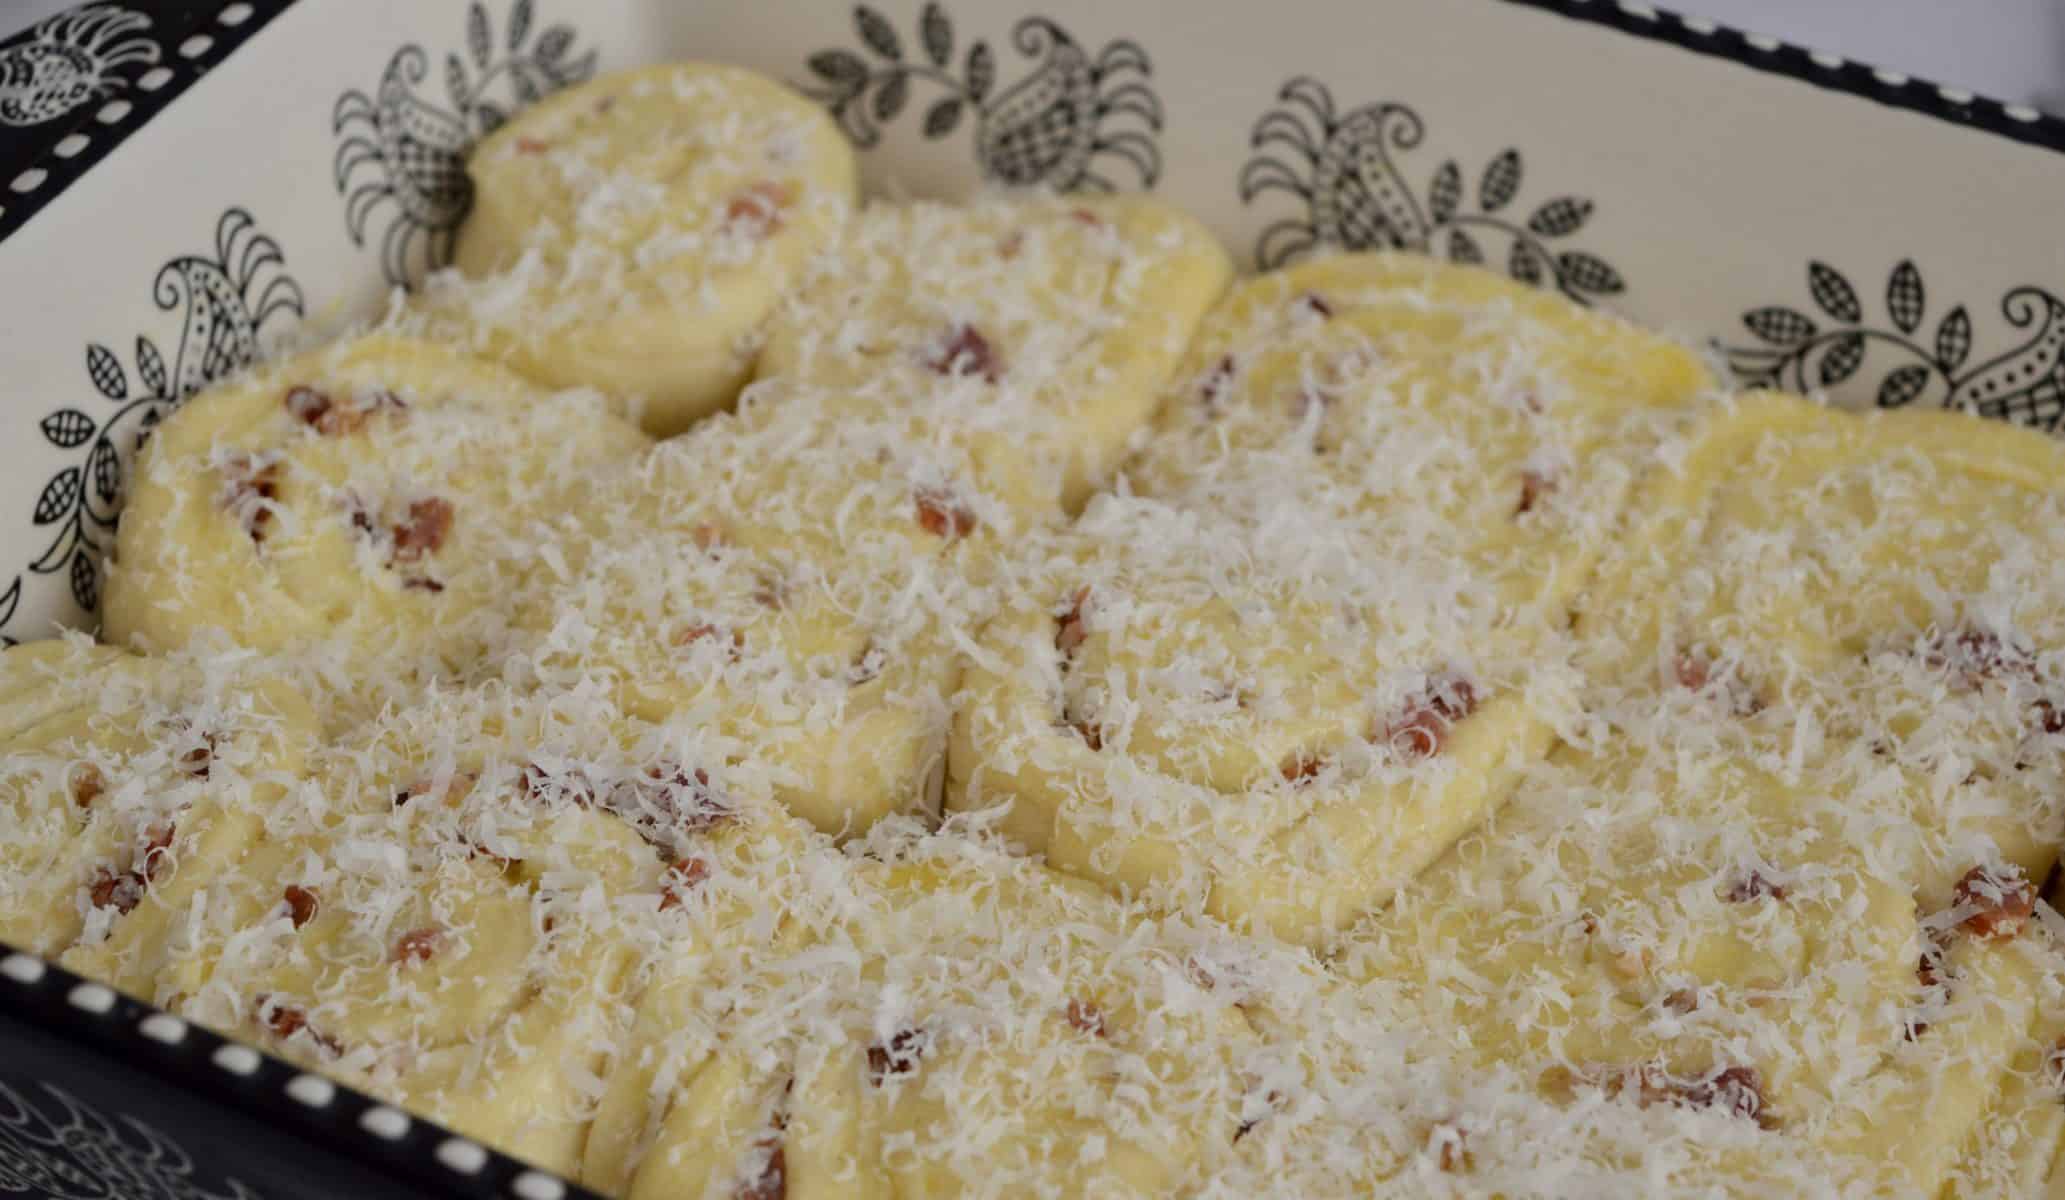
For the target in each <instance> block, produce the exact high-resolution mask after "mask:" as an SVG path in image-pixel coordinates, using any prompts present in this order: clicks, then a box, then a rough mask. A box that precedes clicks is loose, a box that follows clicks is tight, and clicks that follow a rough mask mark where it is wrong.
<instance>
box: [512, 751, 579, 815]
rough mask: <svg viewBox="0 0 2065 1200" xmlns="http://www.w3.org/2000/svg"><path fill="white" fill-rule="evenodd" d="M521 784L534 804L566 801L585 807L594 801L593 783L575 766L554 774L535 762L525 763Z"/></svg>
mask: <svg viewBox="0 0 2065 1200" xmlns="http://www.w3.org/2000/svg"><path fill="white" fill-rule="evenodd" d="M522 784H523V790H524V794H525V796H527V797H528V798H529V799H530V800H531V802H532V803H534V804H549V803H553V802H556V801H566V802H570V803H572V804H573V805H575V806H576V807H578V808H586V807H588V806H589V805H591V804H593V803H595V784H594V783H592V782H590V780H589V779H588V777H587V776H586V775H584V774H582V773H581V771H580V770H579V769H577V768H569V769H567V770H566V771H564V772H562V773H561V774H558V775H554V774H552V773H551V772H550V771H547V770H546V769H545V768H543V767H541V766H539V765H538V764H537V763H534V762H532V763H525V764H524V765H523V772H522Z"/></svg>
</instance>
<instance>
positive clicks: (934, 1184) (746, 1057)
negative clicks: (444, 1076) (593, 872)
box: [591, 833, 1246, 1198]
mask: <svg viewBox="0 0 2065 1200" xmlns="http://www.w3.org/2000/svg"><path fill="white" fill-rule="evenodd" d="M871 849H872V850H873V851H874V852H875V853H876V854H879V855H880V856H881V860H877V859H874V858H856V859H844V860H838V861H835V862H827V863H826V864H824V865H823V866H821V867H820V868H818V869H816V870H813V871H812V872H811V873H810V878H809V883H810V885H811V890H810V891H809V892H808V896H809V898H808V899H806V900H804V901H803V902H802V903H800V904H797V905H795V906H793V907H792V909H791V911H790V914H789V919H790V920H791V921H792V922H793V923H794V929H793V932H792V934H791V936H790V939H789V945H788V947H787V948H786V949H784V950H782V951H780V952H776V953H769V954H767V955H764V956H762V957H760V958H758V959H756V960H753V961H749V962H743V963H739V964H735V965H733V964H723V965H722V968H723V969H722V975H723V979H722V981H721V982H720V981H718V980H715V979H713V978H711V977H710V976H708V975H704V976H702V977H700V978H698V979H697V980H696V981H695V982H696V986H695V987H691V988H686V989H679V988H655V989H653V990H651V991H649V992H648V993H647V997H646V1002H645V1007H644V1008H643V1010H642V1013H641V1022H640V1027H641V1028H642V1029H645V1030H648V1031H649V1033H648V1037H649V1038H650V1044H649V1045H648V1046H647V1047H645V1048H644V1049H643V1050H641V1051H640V1052H639V1053H638V1055H636V1056H635V1058H636V1060H638V1061H649V1062H657V1063H661V1064H665V1070H666V1072H667V1074H666V1076H665V1080H664V1082H665V1083H666V1084H667V1085H668V1086H662V1087H660V1088H658V1089H655V1088H654V1087H653V1086H652V1076H651V1074H650V1073H649V1072H643V1073H632V1074H630V1075H627V1076H626V1077H625V1078H623V1079H621V1080H618V1081H614V1082H613V1088H614V1089H615V1090H614V1092H613V1094H615V1095H619V1096H623V1097H626V1098H627V1099H632V1100H635V1101H636V1102H635V1103H629V1104H626V1105H624V1106H622V1108H620V1109H619V1110H618V1111H619V1112H620V1113H622V1114H623V1115H626V1116H629V1115H631V1114H633V1113H636V1112H638V1111H639V1110H640V1109H643V1111H644V1115H643V1118H642V1121H641V1122H640V1123H641V1124H642V1125H643V1126H645V1127H647V1128H649V1129H650V1130H651V1131H652V1132H651V1134H650V1140H649V1142H648V1144H646V1145H645V1147H644V1148H643V1150H642V1153H641V1154H639V1155H638V1156H637V1159H636V1166H635V1171H634V1173H633V1174H632V1176H631V1178H630V1181H629V1185H628V1187H627V1189H626V1190H625V1192H624V1194H625V1195H626V1196H628V1197H634V1198H647V1197H662V1196H675V1195H699V1194H709V1193H712V1192H714V1193H717V1194H725V1193H726V1191H727V1189H732V1190H735V1191H736V1193H737V1194H746V1195H758V1194H786V1195H789V1196H791V1197H798V1196H817V1195H823V1196H849V1195H859V1196H882V1197H887V1196H898V1195H925V1196H934V1195H966V1196H985V1195H993V1196H1008V1195H1017V1194H1024V1193H1025V1192H1026V1191H1027V1190H1029V1189H1044V1188H1053V1189H1056V1190H1058V1191H1059V1192H1062V1193H1065V1194H1073V1195H1110V1196H1157V1195H1166V1194H1169V1193H1170V1192H1171V1191H1177V1190H1181V1189H1183V1188H1184V1187H1187V1186H1196V1185H1197V1184H1198V1183H1199V1182H1201V1181H1202V1180H1203V1179H1206V1178H1209V1170H1210V1166H1211V1163H1212V1162H1213V1161H1215V1160H1216V1158H1217V1157H1218V1156H1220V1155H1221V1154H1222V1153H1223V1151H1224V1148H1226V1147H1228V1146H1230V1145H1231V1144H1232V1141H1233V1138H1234V1134H1235V1133H1236V1131H1237V1129H1238V1127H1239V1120H1240V1113H1241V1108H1242V1100H1243V1091H1242V1087H1243V1084H1242V1080H1241V1079H1240V1077H1239V1075H1238V1073H1237V1071H1236V1070H1235V1069H1234V1064H1233V1056H1232V1054H1231V1053H1230V1049H1231V1048H1232V1047H1234V1046H1236V1045H1238V1044H1240V1039H1241V1038H1242V1037H1243V1036H1244V1032H1245V1028H1246V1027H1245V1022H1244V1020H1243V1019H1242V1018H1241V1016H1240V1014H1239V1012H1238V1010H1237V1008H1236V1007H1235V1006H1234V1005H1233V1004H1232V1003H1231V1001H1230V1000H1229V999H1228V998H1226V997H1224V996H1221V997H1216V998H1215V997H1212V996H1211V995H1209V994H1206V993H1202V992H1200V991H1198V990H1197V989H1196V988H1194V987H1192V986H1191V985H1189V984H1187V983H1185V982H1184V981H1185V980H1186V979H1187V978H1188V976H1187V975H1186V970H1187V968H1186V966H1185V963H1184V960H1183V959H1182V958H1181V957H1180V956H1179V955H1178V954H1176V953H1173V952H1172V951H1171V950H1170V949H1169V948H1168V947H1167V946H1166V945H1164V944H1163V943H1161V942H1160V941H1159V940H1158V939H1157V937H1156V934H1155V933H1154V931H1152V930H1150V929H1147V928H1144V927H1140V926H1137V925H1134V924H1130V923H1128V921H1127V920H1126V918H1125V916H1124V914H1122V913H1121V911H1120V910H1119V908H1118V906H1117V905H1115V904H1113V903H1112V902H1111V901H1110V900H1109V899H1107V898H1106V897H1104V896H1102V895H1100V894H1098V893H1097V892H1096V890H1095V889H1092V888H1089V887H1087V886H1086V885H1083V884H1081V883H1078V882H1074V881H1070V880H1067V879H1065V878H1062V877H1059V876H1055V875H1053V874H1051V873H1049V872H1046V871H1044V870H1042V869H1041V868H1039V867H1038V866H1036V865H1034V864H1031V863H1029V862H1027V861H1025V860H1023V859H1014V858H1011V857H1008V856H1005V855H1003V854H1001V853H1000V852H999V851H998V850H996V849H994V848H991V847H986V846H982V845H980V844H977V843H973V842H970V841H967V840H966V839H965V838H963V837H961V836H959V835H956V834H951V833H948V834H941V835H938V836H936V837H932V838H927V839H922V840H918V841H910V840H909V839H908V838H907V837H906V840H905V848H904V849H902V850H898V849H895V848H893V847H891V846H890V845H889V839H879V840H878V842H877V843H875V844H873V845H872V847H871ZM883 860H886V861H883ZM1000 950H1001V952H1000ZM1171 987H1182V988H1185V989H1186V998H1185V1002H1184V1003H1182V1004H1168V1003H1165V1002H1164V997H1165V996H1166V994H1167V992H1168V989H1169V988H1171ZM713 996H715V997H721V999H713V998H712V997H713ZM718 1011H721V1012H722V1013H723V1019H722V1021H721V1022H713V1021H712V1020H711V1016H712V1014H713V1013H715V1012H718ZM597 1129H598V1131H600V1130H601V1129H602V1125H601V1124H600V1123H598V1126H597ZM593 1144H595V1143H594V1141H593V1139H591V1145H593ZM617 1177H618V1176H616V1175H608V1176H604V1177H600V1178H597V1177H593V1176H591V1181H592V1182H596V1183H598V1184H600V1185H603V1186H609V1185H611V1184H613V1183H614V1181H615V1179H616V1178H617ZM777 1184H779V1186H777ZM780 1187H786V1189H787V1190H786V1192H785V1193H783V1192H781V1191H780ZM756 1188H758V1189H762V1190H761V1191H755V1190H754V1189H756Z"/></svg>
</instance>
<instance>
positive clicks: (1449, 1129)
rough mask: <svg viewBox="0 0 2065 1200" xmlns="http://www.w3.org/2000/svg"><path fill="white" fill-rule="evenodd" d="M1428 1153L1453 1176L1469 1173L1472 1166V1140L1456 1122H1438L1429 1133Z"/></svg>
mask: <svg viewBox="0 0 2065 1200" xmlns="http://www.w3.org/2000/svg"><path fill="white" fill-rule="evenodd" d="M1427 1153H1428V1154H1430V1155H1432V1156H1433V1158H1434V1163H1435V1165H1436V1166H1438V1167H1440V1168H1441V1169H1442V1170H1443V1171H1444V1172H1446V1173H1448V1174H1451V1175H1454V1174H1459V1173H1461V1172H1464V1171H1467V1170H1469V1169H1470V1167H1471V1166H1472V1163H1471V1159H1470V1139H1469V1138H1468V1136H1466V1135H1465V1133H1464V1132H1463V1127H1462V1126H1461V1125H1460V1124H1458V1123H1456V1122H1455V1121H1439V1122H1436V1123H1435V1125H1434V1127H1433V1128H1432V1129H1429V1130H1428V1131H1427Z"/></svg>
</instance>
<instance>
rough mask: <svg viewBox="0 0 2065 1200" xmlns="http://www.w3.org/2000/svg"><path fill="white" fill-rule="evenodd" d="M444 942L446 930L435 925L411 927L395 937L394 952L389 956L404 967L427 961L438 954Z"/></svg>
mask: <svg viewBox="0 0 2065 1200" xmlns="http://www.w3.org/2000/svg"><path fill="white" fill-rule="evenodd" d="M443 942H444V931H443V930H441V929H438V928H436V927H435V926H425V927H423V928H421V929H411V930H410V931H409V932H407V933H405V934H403V935H401V937H399V938H397V939H395V943H394V952H393V954H391V955H390V956H389V957H390V958H391V959H392V960H393V961H394V962H395V963H397V964H399V965H401V966H404V967H412V966H416V965H419V964H421V963H427V962H429V961H430V960H431V959H432V958H435V957H436V956H437V952H438V948H439V946H440V945H441V944H442V943H443Z"/></svg>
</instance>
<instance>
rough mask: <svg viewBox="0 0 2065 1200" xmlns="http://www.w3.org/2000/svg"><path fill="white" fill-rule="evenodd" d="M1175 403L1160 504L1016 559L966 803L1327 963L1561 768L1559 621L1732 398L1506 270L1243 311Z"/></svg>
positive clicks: (1151, 449)
mask: <svg viewBox="0 0 2065 1200" xmlns="http://www.w3.org/2000/svg"><path fill="white" fill-rule="evenodd" d="M1573 344H1574V345H1573ZM1227 363H1232V364H1234V365H1233V366H1231V367H1227V366H1226V365H1225V364H1227ZM1177 378H1178V383H1177V384H1176V385H1175V386H1174V389H1173V391H1172V392H1171V394H1170V397H1169V399H1168V400H1167V401H1166V403H1165V404H1164V406H1163V411H1162V414H1161V416H1160V417H1159V418H1158V419H1157V424H1156V429H1155V432H1154V434H1153V436H1152V437H1151V438H1150V439H1149V440H1148V441H1147V443H1146V445H1145V446H1144V447H1143V449H1142V451H1141V453H1140V454H1139V455H1138V456H1137V457H1136V458H1135V459H1134V460H1133V462H1132V463H1131V464H1130V465H1129V467H1128V468H1127V473H1128V476H1129V477H1130V478H1132V479H1133V480H1134V482H1135V484H1136V486H1138V487H1139V488H1140V489H1141V490H1142V491H1144V492H1146V493H1148V495H1147V496H1139V495H1135V496H1111V497H1104V498H1101V499H1099V500H1098V501H1095V502H1093V503H1092V505H1091V506H1090V507H1089V508H1088V509H1087V510H1086V511H1085V512H1084V514H1083V515H1082V517H1081V518H1080V519H1079V520H1078V521H1077V523H1076V525H1075V527H1074V529H1073V530H1071V531H1069V532H1068V533H1066V534H1063V535H1059V536H1056V537H1054V538H1052V539H1050V540H1046V541H1041V542H1039V543H1037V544H1035V545H1032V546H1030V547H1028V548H1026V549H1025V550H1022V551H1021V552H1020V555H1019V573H1018V575H1017V576H1015V577H1014V579H1013V585H1012V586H1013V589H1014V592H1015V594H1014V595H1013V596H1012V598H1011V599H1010V600H1009V601H1007V603H1006V606H1005V610H1004V612H1003V614H1002V615H1000V616H999V617H998V618H997V619H996V620H995V621H994V622H993V623H992V624H991V625H990V626H989V627H988V628H987V630H986V631H985V633H984V635H983V638H982V642H981V646H980V649H979V651H978V652H976V653H974V654H973V655H971V663H972V666H971V669H970V671H969V672H968V675H967V681H966V694H967V696H968V698H969V699H968V703H967V704H966V705H965V706H964V707H963V708H962V709H961V711H960V712H959V714H958V716H957V719H956V725H955V733H954V742H953V744H952V746H951V749H950V751H949V768H950V770H949V787H948V804H949V806H950V807H953V808H956V809H963V808H983V807H989V806H993V805H1000V804H1009V805H1010V811H1009V813H1008V815H1007V816H1006V817H1005V818H1004V822H1005V828H1006V829H1007V831H1008V832H1009V833H1010V834H1011V835H1012V836H1013V837H1015V838H1017V839H1019V840H1021V841H1022V842H1023V843H1024V844H1025V845H1026V846H1027V847H1028V848H1030V849H1033V850H1037V851H1042V852H1044V853H1045V854H1046V855H1047V856H1048V859H1049V861H1050V862H1053V863H1054V864H1056V865H1058V866H1060V867H1062V868H1063V869H1065V870H1069V871H1072V872H1077V873H1080V874H1084V875H1086V876H1088V877H1090V878H1094V879H1100V880H1102V881H1104V882H1106V883H1108V884H1111V885H1113V886H1116V887H1121V888H1131V889H1136V890H1138V889H1148V890H1153V889H1162V890H1164V891H1165V893H1166V894H1165V896H1164V899H1165V900H1166V901H1167V902H1169V903H1173V904H1177V905H1182V906H1191V905H1200V904H1201V905H1202V906H1203V907H1204V908H1205V909H1206V910H1207V911H1210V912H1212V913H1213V914H1215V915H1218V916H1220V917H1223V918H1225V919H1227V920H1231V921H1235V922H1238V923H1243V924H1252V925H1253V926H1255V927H1256V928H1258V929H1262V930H1267V931H1269V932H1273V933H1275V934H1276V935H1278V936H1281V937H1284V938H1287V939H1290V940H1294V941H1299V942H1305V943H1319V942H1323V941H1324V940H1325V938H1326V937H1327V936H1328V935H1329V934H1330V933H1331V932H1332V931H1334V930H1337V929H1339V928H1340V927H1341V926H1342V925H1343V924H1345V923H1347V922H1348V921H1350V920H1352V919H1354V918H1355V916H1356V915H1358V914H1359V913H1361V912H1364V911H1366V910H1368V909H1369V908H1371V907H1373V906H1376V905H1380V904H1382V903H1383V901H1384V899H1385V898H1386V897H1387V896H1388V895H1389V894H1390V893H1391V891H1392V890H1393V889H1395V888H1397V887H1398V886H1399V885H1401V884H1403V883H1405V882H1406V881H1408V880H1410V879H1411V878H1412V876H1413V874H1414V873H1415V872H1417V871H1418V870H1420V869H1421V868H1422V867H1424V866H1425V865H1426V864H1427V863H1429V862H1431V861H1433V859H1434V858H1435V857H1437V856H1438V855H1439V854H1440V853H1441V852H1442V851H1443V850H1444V849H1445V848H1446V847H1447V846H1448V845H1449V844H1450V843H1451V842H1453V841H1454V840H1455V838H1456V837H1457V836H1459V835H1460V834H1462V833H1463V832H1464V831H1465V830H1467V829H1469V828H1471V827H1472V826H1473V825H1475V824H1476V823H1477V822H1478V821H1479V820H1480V819H1482V817H1483V816H1484V814H1485V813H1486V812H1487V811H1489V810H1490V809H1491V808H1492V807H1494V806H1495V805H1496V804H1497V803H1498V802H1499V800H1500V799H1501V798H1502V797H1503V796H1504V794H1505V791H1506V788H1507V784H1508V781H1509V780H1510V778H1511V776H1512V773H1513V771H1514V770H1515V769H1517V768H1518V767H1520V766H1522V765H1524V764H1525V763H1527V762H1528V761H1530V760H1532V759H1535V758H1538V757H1539V756H1540V755H1541V754H1542V753H1543V752H1544V751H1545V750H1546V748H1547V746H1548V742H1549V728H1550V721H1551V720H1552V719H1556V718H1557V717H1558V714H1559V713H1560V714H1562V716H1563V717H1566V718H1567V716H1568V715H1569V712H1568V710H1569V708H1570V704H1569V699H1568V692H1567V689H1568V687H1569V685H1570V682H1571V676H1570V672H1569V670H1568V668H1567V665H1565V662H1564V659H1565V656H1566V655H1565V649H1564V647H1563V643H1562V640H1561V639H1562V630H1563V627H1564V625H1565V624H1566V622H1567V615H1566V612H1565V608H1564V604H1563V602H1564V600H1565V599H1566V598H1567V597H1568V596H1569V595H1570V594H1572V592H1573V591H1574V590H1575V588H1576V586H1577V585H1578V583H1579V582H1581V581H1582V579H1583V577H1584V572H1585V570H1586V568H1587V566H1588V564H1589V562H1590V561H1591V559H1592V557H1593V556H1595V555H1596V553H1597V551H1598V550H1599V548H1601V547H1602V546H1603V545H1604V543H1605V541H1606V539H1607V537H1608V534H1609V531H1610V530H1611V528H1612V527H1613V524H1614V522H1615V521H1616V520H1617V519H1618V516H1619V510H1620V505H1621V503H1622V500H1623V498H1624V496H1625V494H1626V492H1627V490H1628V488H1629V487H1630V486H1631V484H1632V481H1633V480H1634V478H1635V477H1636V476H1637V475H1639V474H1640V473H1641V471H1642V470H1643V469H1644V468H1645V466H1646V465H1647V464H1648V462H1649V460H1650V457H1651V456H1652V455H1653V454H1654V453H1655V452H1656V450H1657V448H1658V447H1660V446H1662V445H1664V444H1666V442H1667V440H1668V438H1669V436H1670V434H1671V430H1672V429H1673V428H1674V427H1675V426H1676V425H1680V424H1682V423H1683V422H1684V419H1685V417H1686V414H1687V410H1688V409H1689V408H1690V407H1691V406H1692V405H1693V404H1694V402H1695V398H1696V396H1697V395H1698V392H1699V389H1700V388H1701V387H1702V386H1703V385H1704V376H1703V374H1702V373H1701V372H1700V371H1699V369H1698V367H1697V364H1696V363H1695V362H1694V361H1693V360H1692V359H1691V357H1690V356H1689V355H1687V354H1685V353H1684V352H1683V351H1681V350H1679V349H1677V348H1676V347H1672V346H1669V345H1668V344H1666V343H1663V342H1660V341H1658V340H1657V339H1654V338H1651V337H1649V336H1648V335H1646V334H1640V333H1638V332H1636V331H1634V330H1632V329H1629V328H1627V327H1624V326H1621V325H1618V324H1616V323H1613V322H1610V321H1607V320H1605V319H1603V318H1597V317H1593V316H1591V315H1589V314H1584V313H1582V312H1580V311H1579V310H1576V309H1575V308H1574V307H1573V306H1570V305H1568V304H1566V303H1564V302H1561V301H1553V300H1547V299H1543V298H1540V297H1538V296H1535V295H1534V294H1532V293H1530V292H1528V291H1527V290H1526V289H1522V288H1519V287H1517V286H1515V285H1512V284H1510V283H1506V282H1504V281H1496V280H1493V279H1491V278H1490V277H1489V276H1486V275H1484V274H1483V273H1481V272H1475V271H1469V270H1464V269H1460V268H1454V267H1439V266H1429V265H1424V264H1422V263H1421V262H1419V261H1418V260H1407V259H1403V258H1390V257H1383V256H1365V257H1344V258H1340V259H1334V260H1327V261H1323V262H1319V263H1315V264H1311V265H1309V266H1305V267H1299V268H1296V269H1294V270H1292V271H1289V272H1284V273H1280V274H1277V275H1272V276H1264V277H1262V278H1260V279H1257V280H1254V281H1252V282H1249V283H1246V284H1244V285H1242V286H1240V287H1238V288H1236V289H1235V290H1234V292H1233V293H1232V294H1231V295H1230V296H1229V297H1228V298H1227V299H1226V301H1225V302H1224V303H1223V304H1222V305H1221V306H1220V308H1219V309H1218V310H1216V311H1215V312H1214V314H1213V315H1212V316H1211V317H1209V318H1208V319H1207V321H1206V327H1205V329H1204V331H1203V332H1202V333H1201V334H1200V337H1199V345H1198V346H1197V347H1193V350H1192V354H1191V360H1190V368H1189V369H1186V370H1183V371H1179V372H1178V376H1177Z"/></svg>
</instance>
